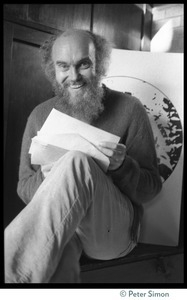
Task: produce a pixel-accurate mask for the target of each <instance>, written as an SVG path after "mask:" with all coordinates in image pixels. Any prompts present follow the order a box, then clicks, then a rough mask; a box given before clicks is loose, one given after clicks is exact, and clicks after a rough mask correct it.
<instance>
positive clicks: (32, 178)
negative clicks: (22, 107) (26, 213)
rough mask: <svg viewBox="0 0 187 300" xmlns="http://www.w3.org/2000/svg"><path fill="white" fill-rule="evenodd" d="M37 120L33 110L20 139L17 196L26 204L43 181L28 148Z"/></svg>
mask: <svg viewBox="0 0 187 300" xmlns="http://www.w3.org/2000/svg"><path fill="white" fill-rule="evenodd" d="M39 129H40V128H37V120H36V114H35V110H34V111H33V112H32V113H31V115H30V116H29V118H28V121H27V124H26V127H25V131H24V134H23V139H22V147H21V156H20V166H19V180H18V185H17V193H18V196H19V197H20V198H21V199H22V200H23V201H24V202H25V203H26V204H28V203H29V202H30V201H31V199H32V197H33V196H34V194H35V192H36V190H37V189H38V187H39V186H40V184H41V183H42V181H43V175H42V172H41V168H40V166H39V165H31V159H30V154H29V153H28V152H29V148H30V144H31V138H33V137H34V136H35V135H36V134H37V131H38V130H39Z"/></svg>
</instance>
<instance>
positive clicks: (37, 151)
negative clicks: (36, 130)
mask: <svg viewBox="0 0 187 300" xmlns="http://www.w3.org/2000/svg"><path fill="white" fill-rule="evenodd" d="M68 150H76V151H81V152H83V153H86V154H88V155H90V156H91V157H93V158H94V160H95V161H96V162H97V164H98V165H99V166H100V167H101V168H102V169H103V171H104V172H106V171H107V169H108V166H109V159H108V157H107V156H105V155H104V154H103V153H102V152H100V151H99V150H98V149H97V148H96V147H95V146H94V145H92V144H91V143H90V142H89V141H87V140H86V139H84V138H83V137H82V136H80V135H78V134H56V135H51V134H50V135H39V136H36V137H34V138H33V139H32V143H31V147H30V150H29V153H30V154H31V163H32V164H40V165H44V164H48V163H51V162H55V161H57V160H58V159H59V158H60V157H61V156H63V155H64V154H65V153H66V152H67V151H68Z"/></svg>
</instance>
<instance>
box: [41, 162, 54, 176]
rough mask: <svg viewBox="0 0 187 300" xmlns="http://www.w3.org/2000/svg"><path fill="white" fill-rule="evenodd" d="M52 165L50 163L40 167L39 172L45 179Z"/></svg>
mask: <svg viewBox="0 0 187 300" xmlns="http://www.w3.org/2000/svg"><path fill="white" fill-rule="evenodd" d="M53 165H54V162H53V163H50V164H47V165H43V166H41V171H42V173H43V175H44V177H45V178H46V176H47V175H48V174H49V172H50V171H51V169H52V167H53Z"/></svg>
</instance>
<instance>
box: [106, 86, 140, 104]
mask: <svg viewBox="0 0 187 300" xmlns="http://www.w3.org/2000/svg"><path fill="white" fill-rule="evenodd" d="M107 91H108V93H107V94H108V96H109V97H110V98H111V99H112V100H115V101H119V102H120V103H121V104H122V105H124V106H128V107H129V108H130V107H131V108H134V107H142V106H143V104H142V102H141V101H140V100H139V99H138V98H137V97H135V96H134V95H133V93H131V92H129V91H124V92H121V91H117V90H113V89H110V88H108V87H107Z"/></svg>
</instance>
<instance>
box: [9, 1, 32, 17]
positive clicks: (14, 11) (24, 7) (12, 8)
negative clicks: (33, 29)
mask: <svg viewBox="0 0 187 300" xmlns="http://www.w3.org/2000/svg"><path fill="white" fill-rule="evenodd" d="M28 5H29V4H5V5H4V15H5V16H6V15H9V16H12V17H14V18H16V19H23V20H27V12H28Z"/></svg>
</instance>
